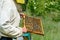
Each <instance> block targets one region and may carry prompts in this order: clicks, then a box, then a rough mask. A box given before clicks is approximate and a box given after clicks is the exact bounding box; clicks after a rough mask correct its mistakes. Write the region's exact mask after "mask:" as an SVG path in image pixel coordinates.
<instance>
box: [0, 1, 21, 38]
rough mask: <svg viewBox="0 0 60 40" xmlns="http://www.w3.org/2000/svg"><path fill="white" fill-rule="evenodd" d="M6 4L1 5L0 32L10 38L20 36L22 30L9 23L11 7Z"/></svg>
mask: <svg viewBox="0 0 60 40" xmlns="http://www.w3.org/2000/svg"><path fill="white" fill-rule="evenodd" d="M7 3H8V2H7ZM7 3H5V4H3V6H2V10H1V13H0V32H2V33H3V34H5V35H6V36H10V37H18V36H21V35H22V28H20V27H15V26H14V25H11V22H10V12H11V6H9V4H7Z"/></svg>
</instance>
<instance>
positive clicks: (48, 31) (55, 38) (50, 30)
mask: <svg viewBox="0 0 60 40" xmlns="http://www.w3.org/2000/svg"><path fill="white" fill-rule="evenodd" d="M42 22H43V27H44V36H41V35H37V34H32V39H33V40H60V22H54V21H52V18H51V17H50V16H46V17H45V18H42Z"/></svg>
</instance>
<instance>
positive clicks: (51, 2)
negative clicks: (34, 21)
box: [25, 0, 60, 40]
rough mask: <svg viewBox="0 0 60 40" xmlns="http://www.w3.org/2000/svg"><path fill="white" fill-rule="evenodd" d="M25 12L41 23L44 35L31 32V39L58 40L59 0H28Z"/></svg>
mask: <svg viewBox="0 0 60 40" xmlns="http://www.w3.org/2000/svg"><path fill="white" fill-rule="evenodd" d="M25 12H26V14H27V15H29V16H33V17H39V18H41V20H42V23H43V27H44V36H41V35H36V34H32V40H60V0H28V4H27V6H26V11H25Z"/></svg>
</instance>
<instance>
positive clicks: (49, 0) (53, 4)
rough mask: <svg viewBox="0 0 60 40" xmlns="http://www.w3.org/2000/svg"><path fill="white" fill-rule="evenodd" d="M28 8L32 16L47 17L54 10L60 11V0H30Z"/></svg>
mask: <svg viewBox="0 0 60 40" xmlns="http://www.w3.org/2000/svg"><path fill="white" fill-rule="evenodd" d="M28 10H29V13H30V15H32V16H42V17H45V16H46V15H48V14H51V13H52V12H56V11H60V0H29V2H28V5H27V11H28ZM54 15H55V14H54ZM57 18H58V19H59V17H56V19H55V18H53V19H55V20H58V19H57ZM53 19H52V20H53ZM59 20H60V19H59Z"/></svg>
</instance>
